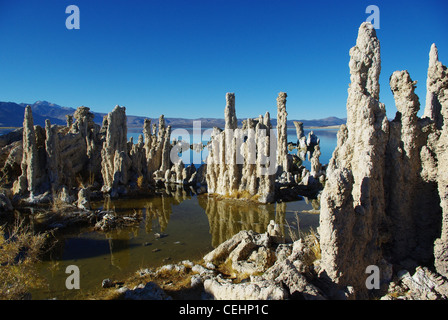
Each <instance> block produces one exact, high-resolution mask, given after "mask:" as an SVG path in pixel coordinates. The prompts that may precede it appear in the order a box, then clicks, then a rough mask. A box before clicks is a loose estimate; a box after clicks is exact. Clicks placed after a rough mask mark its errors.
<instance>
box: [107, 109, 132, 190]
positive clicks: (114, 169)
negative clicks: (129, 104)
mask: <svg viewBox="0 0 448 320" xmlns="http://www.w3.org/2000/svg"><path fill="white" fill-rule="evenodd" d="M101 159H102V162H101V166H102V168H101V173H102V176H103V183H104V184H103V191H105V192H112V193H116V192H117V190H118V189H117V188H118V186H119V185H126V184H127V182H128V179H129V175H128V174H129V171H128V170H129V167H130V165H131V160H130V158H129V156H128V147H127V125H126V108H125V107H120V106H116V107H115V108H114V110H113V111H112V112H110V113H109V114H108V116H107V133H106V140H105V141H104V144H103V149H102V150H101Z"/></svg>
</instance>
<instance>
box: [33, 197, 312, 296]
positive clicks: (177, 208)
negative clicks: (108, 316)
mask: <svg viewBox="0 0 448 320" xmlns="http://www.w3.org/2000/svg"><path fill="white" fill-rule="evenodd" d="M169 192H170V194H166V195H158V196H151V197H147V198H139V199H117V200H114V201H112V202H110V203H107V206H108V207H109V208H112V209H114V210H115V211H116V212H117V214H126V213H127V214H129V213H134V212H138V213H140V214H141V215H142V221H141V223H140V224H139V225H137V226H135V227H130V228H125V229H121V230H117V231H114V232H106V233H104V232H92V231H89V230H87V229H84V230H79V231H77V232H74V233H72V234H65V235H64V236H63V237H60V238H59V239H58V242H57V244H56V246H55V247H54V248H53V250H52V251H51V252H50V253H49V254H48V255H47V257H46V258H45V259H44V260H43V261H42V263H41V264H40V266H39V267H40V273H41V275H42V276H43V277H45V278H46V279H47V282H48V287H45V288H43V289H40V290H36V291H33V292H32V297H33V299H52V298H56V299H75V298H77V296H78V297H79V295H80V294H81V295H82V294H83V293H86V292H89V291H91V290H96V289H99V288H100V287H101V282H102V280H103V279H106V278H110V279H112V280H123V279H125V278H126V276H127V275H131V274H132V273H134V272H136V271H137V270H138V269H140V268H147V267H157V266H160V265H163V264H169V263H174V262H179V261H182V260H187V259H188V260H192V261H194V260H199V259H201V258H202V257H203V256H204V255H205V254H206V253H207V252H209V251H210V250H212V249H213V248H215V247H216V246H218V245H219V244H220V243H222V242H223V241H225V240H227V239H229V238H230V237H232V236H233V235H234V234H236V233H238V232H239V231H241V230H249V229H250V230H254V231H256V232H260V233H261V232H265V231H266V227H267V225H268V224H269V221H270V220H274V221H276V223H279V224H281V226H282V227H283V228H282V229H283V231H284V233H285V237H287V238H288V237H289V231H288V230H289V229H288V228H289V227H290V228H292V229H293V230H294V231H297V217H298V218H299V225H300V229H301V230H302V231H308V230H309V229H310V228H313V229H315V228H316V227H317V226H318V224H319V215H318V214H316V210H315V209H318V203H317V202H316V201H314V202H313V201H308V200H306V199H304V200H302V201H295V202H289V203H279V204H268V205H262V204H254V203H248V202H246V201H241V200H217V199H216V198H214V197H211V196H210V197H209V196H208V195H194V194H190V193H189V192H187V191H185V190H183V189H176V190H170V191H169ZM93 205H94V207H95V208H97V209H101V208H102V207H103V206H105V203H103V202H96V203H93ZM288 225H289V226H288ZM156 234H160V235H162V236H161V237H158V236H156ZM69 265H76V266H77V267H78V268H79V270H80V290H68V289H67V288H66V286H65V281H66V279H67V277H68V274H66V273H65V270H66V268H67V266H69Z"/></svg>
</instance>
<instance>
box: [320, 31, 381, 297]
mask: <svg viewBox="0 0 448 320" xmlns="http://www.w3.org/2000/svg"><path fill="white" fill-rule="evenodd" d="M349 66H350V79H351V84H350V86H349V89H348V99H347V125H346V127H345V126H344V127H342V128H341V129H340V133H339V134H338V145H337V147H336V149H335V151H334V153H333V157H332V158H331V160H330V163H329V165H328V168H327V172H326V174H327V182H326V184H325V188H324V190H323V192H322V195H321V213H320V226H319V232H320V240H321V249H322V266H323V268H324V269H325V271H326V273H327V275H328V276H329V277H330V278H331V279H332V280H333V281H334V282H336V283H338V284H341V285H343V286H347V285H351V286H353V287H354V288H355V289H356V290H359V291H360V292H363V291H365V290H363V289H365V277H364V275H365V270H366V268H367V266H369V265H378V264H379V262H380V260H381V258H382V252H381V244H382V238H381V235H380V233H379V228H380V226H381V223H382V220H383V218H384V214H385V199H384V191H383V185H384V183H383V180H384V169H385V149H386V143H387V138H388V130H389V124H388V121H387V118H386V112H385V107H384V105H383V104H382V103H380V102H379V101H378V99H379V83H378V79H379V74H380V69H381V65H380V45H379V41H378V38H377V37H376V32H375V29H373V28H372V27H371V25H370V24H368V23H363V24H362V25H361V27H360V28H359V33H358V39H357V41H356V46H355V47H353V48H352V49H351V50H350V63H349Z"/></svg>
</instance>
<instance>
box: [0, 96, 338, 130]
mask: <svg viewBox="0 0 448 320" xmlns="http://www.w3.org/2000/svg"><path fill="white" fill-rule="evenodd" d="M27 105H29V106H31V109H32V111H33V118H34V124H36V125H40V126H45V120H46V119H49V120H50V122H51V123H52V124H58V125H64V124H66V118H65V116H66V115H68V114H73V113H74V112H75V111H76V109H74V108H69V107H63V106H60V105H57V104H55V103H51V102H48V101H36V102H34V103H15V102H0V127H21V126H22V124H23V115H24V112H25V107H26V106H27ZM91 111H92V113H93V114H94V115H95V118H94V121H95V123H98V124H101V123H102V121H103V117H104V116H105V115H107V114H106V113H100V112H95V111H93V110H91ZM147 118H149V119H151V121H152V122H154V121H158V118H150V117H142V116H134V115H128V116H127V125H128V128H129V129H131V130H132V129H141V128H142V127H143V123H144V120H145V119H147ZM242 120H243V119H239V120H238V124H239V125H241V123H242ZM193 121H201V127H202V128H212V127H221V128H223V127H224V123H225V122H224V118H212V117H201V118H197V119H188V118H165V122H166V123H167V124H168V125H171V126H172V127H176V128H191V127H192V126H193ZM293 121H300V122H303V125H304V127H328V126H338V125H341V124H344V123H345V122H346V119H345V118H344V119H341V118H338V117H334V116H330V117H326V118H322V119H311V120H288V121H287V126H288V127H291V128H294V123H293ZM271 123H272V125H273V126H276V124H277V120H276V119H275V118H273V119H271Z"/></svg>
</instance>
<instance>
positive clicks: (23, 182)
mask: <svg viewBox="0 0 448 320" xmlns="http://www.w3.org/2000/svg"><path fill="white" fill-rule="evenodd" d="M36 144H37V142H36V134H35V130H34V122H33V113H32V111H31V107H30V106H26V108H25V116H24V119H23V142H22V149H23V153H22V163H21V169H22V174H21V175H20V177H19V178H18V180H17V181H16V182H15V183H14V186H13V190H14V193H15V194H23V193H25V192H29V193H30V198H33V196H34V194H35V193H36V192H37V191H38V190H37V187H38V177H39V175H40V174H41V173H40V172H39V171H40V168H39V159H38V152H37V145H36Z"/></svg>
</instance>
